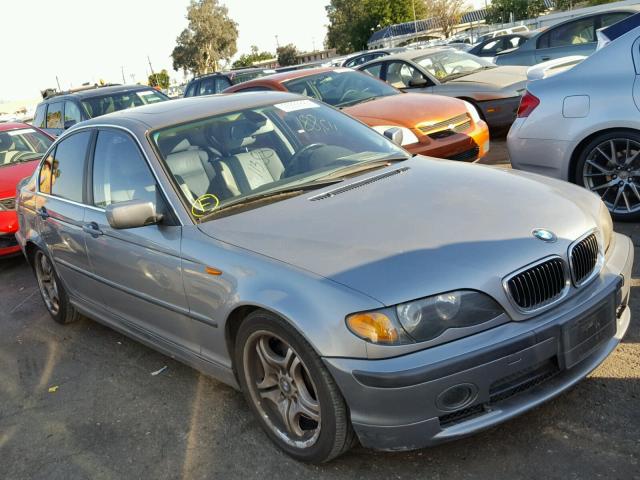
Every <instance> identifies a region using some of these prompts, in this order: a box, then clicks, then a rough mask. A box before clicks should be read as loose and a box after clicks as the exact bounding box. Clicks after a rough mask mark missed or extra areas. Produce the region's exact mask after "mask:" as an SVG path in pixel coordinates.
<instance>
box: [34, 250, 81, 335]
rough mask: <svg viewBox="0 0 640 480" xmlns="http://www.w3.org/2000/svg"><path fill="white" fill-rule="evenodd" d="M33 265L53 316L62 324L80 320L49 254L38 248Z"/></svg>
mask: <svg viewBox="0 0 640 480" xmlns="http://www.w3.org/2000/svg"><path fill="white" fill-rule="evenodd" d="M32 265H33V270H34V272H35V274H36V280H37V281H38V288H39V289H40V296H41V297H42V301H43V302H44V305H45V307H46V308H47V311H48V312H49V315H51V318H53V320H54V321H56V322H57V323H60V324H62V325H65V324H67V323H71V322H75V321H76V320H78V318H80V314H79V313H78V311H77V310H76V309H75V307H74V306H73V305H71V302H70V301H69V295H67V291H66V290H65V288H64V286H63V285H62V282H61V281H60V277H58V274H57V273H56V270H55V268H54V266H53V263H52V262H51V259H50V258H49V257H48V256H47V254H46V253H44V252H43V251H42V250H39V249H38V250H36V251H35V253H34V254H33V262H32Z"/></svg>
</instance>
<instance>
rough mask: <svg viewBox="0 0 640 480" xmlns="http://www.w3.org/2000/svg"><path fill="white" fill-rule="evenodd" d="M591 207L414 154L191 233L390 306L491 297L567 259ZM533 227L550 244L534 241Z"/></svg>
mask: <svg viewBox="0 0 640 480" xmlns="http://www.w3.org/2000/svg"><path fill="white" fill-rule="evenodd" d="M394 170H401V173H397V174H394V175H389V176H384V175H385V174H386V173H389V172H392V171H394ZM380 177H382V178H380ZM367 179H377V180H376V181H374V182H367V183H364V184H363V182H364V180H367ZM353 183H356V184H357V188H354V187H355V186H354V185H352V188H347V189H344V191H341V190H343V187H344V186H345V185H349V184H353ZM328 192H333V194H332V195H324V196H323V194H326V193H328ZM319 196H320V197H319ZM598 208H599V199H598V198H597V197H596V196H595V195H593V194H592V193H590V192H587V191H586V190H584V189H581V188H579V187H577V186H575V185H571V184H568V183H565V182H560V181H557V180H553V179H550V178H546V177H541V176H537V175H534V174H529V173H522V172H516V171H512V170H507V169H499V168H496V167H488V166H481V165H470V164H466V163H462V162H452V161H447V160H436V159H427V158H425V157H419V156H417V157H413V158H412V159H410V160H407V161H405V162H402V163H400V164H395V165H393V166H391V167H388V168H386V169H384V170H378V171H376V172H374V173H367V174H366V175H362V176H358V177H356V178H353V179H350V180H348V181H345V182H342V183H341V184H338V185H333V186H331V187H327V188H324V189H322V190H316V191H313V192H311V193H305V194H303V195H300V196H297V197H294V198H290V199H287V200H283V201H280V202H276V203H272V204H269V205H267V206H264V207H261V208H256V209H253V210H249V211H245V212H242V213H238V214H235V215H232V216H228V217H224V218H219V219H214V220H211V221H209V222H206V223H203V224H201V225H200V227H199V228H200V229H201V230H202V231H203V232H204V233H206V234H207V235H209V236H211V237H214V238H216V239H218V240H221V241H224V242H227V243H230V244H233V245H236V246H239V247H242V248H245V249H248V250H251V251H253V252H257V253H260V254H262V255H265V256H268V257H271V258H274V259H278V260H280V261H282V262H286V263H289V264H292V265H294V266H296V267H299V268H303V269H306V270H308V271H311V272H314V273H315V274H318V275H321V276H323V277H326V278H329V279H331V280H334V281H336V282H339V283H341V284H343V285H346V286H348V287H350V288H352V289H355V290H358V291H360V292H362V293H365V294H367V295H369V296H371V297H373V298H375V299H376V300H378V301H380V302H381V303H383V304H386V305H393V304H396V303H400V302H404V301H407V300H410V299H415V298H419V297H423V296H427V295H431V294H434V293H440V292H444V291H448V290H455V289H461V288H470V289H477V290H480V291H485V292H492V291H497V289H501V280H502V278H503V277H504V276H505V275H507V274H509V273H511V272H513V271H515V270H517V269H519V268H521V267H523V266H525V265H527V264H529V263H531V262H533V261H535V260H538V259H540V258H543V257H545V256H547V255H551V254H558V255H566V252H567V247H568V246H569V244H570V243H571V242H572V241H574V240H575V239H576V238H578V237H579V236H581V235H582V234H584V233H585V232H587V231H588V230H590V229H592V228H594V227H595V226H596V222H597V220H596V217H597V215H598ZM535 228H547V229H550V230H552V231H553V232H554V233H555V234H556V235H557V237H558V240H557V241H556V242H555V243H545V242H543V241H541V240H538V239H536V238H534V237H533V235H532V233H531V232H532V230H533V229H535Z"/></svg>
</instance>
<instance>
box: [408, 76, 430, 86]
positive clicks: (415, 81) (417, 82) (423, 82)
mask: <svg viewBox="0 0 640 480" xmlns="http://www.w3.org/2000/svg"><path fill="white" fill-rule="evenodd" d="M409 86H410V87H426V86H427V79H426V78H412V79H411V80H409Z"/></svg>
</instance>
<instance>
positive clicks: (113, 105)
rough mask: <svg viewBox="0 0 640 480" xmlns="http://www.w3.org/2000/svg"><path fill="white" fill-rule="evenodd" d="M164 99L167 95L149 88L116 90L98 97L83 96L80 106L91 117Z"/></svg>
mask: <svg viewBox="0 0 640 480" xmlns="http://www.w3.org/2000/svg"><path fill="white" fill-rule="evenodd" d="M165 100H168V97H166V96H165V95H163V94H162V93H160V92H158V91H157V90H154V89H152V88H149V89H147V90H136V91H133V92H118V93H112V94H109V95H102V96H99V97H90V98H85V99H83V100H82V106H83V107H84V108H85V110H86V111H87V114H88V115H89V117H90V118H93V117H99V116H101V115H106V114H107V113H112V112H118V111H120V110H126V109H128V108H134V107H140V106H142V105H148V104H151V103H158V102H163V101H165Z"/></svg>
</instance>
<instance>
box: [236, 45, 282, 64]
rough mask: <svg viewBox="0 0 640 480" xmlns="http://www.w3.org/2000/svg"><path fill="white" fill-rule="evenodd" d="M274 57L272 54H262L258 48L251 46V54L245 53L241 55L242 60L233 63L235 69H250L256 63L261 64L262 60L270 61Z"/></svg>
mask: <svg viewBox="0 0 640 480" xmlns="http://www.w3.org/2000/svg"><path fill="white" fill-rule="evenodd" d="M273 57H274V55H273V54H272V53H270V52H260V51H258V47H257V46H255V45H251V53H249V54H247V53H243V54H242V55H240V58H239V59H238V60H236V61H235V62H233V68H241V67H250V66H251V65H253V64H254V63H255V62H259V61H260V60H269V59H270V58H273Z"/></svg>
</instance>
